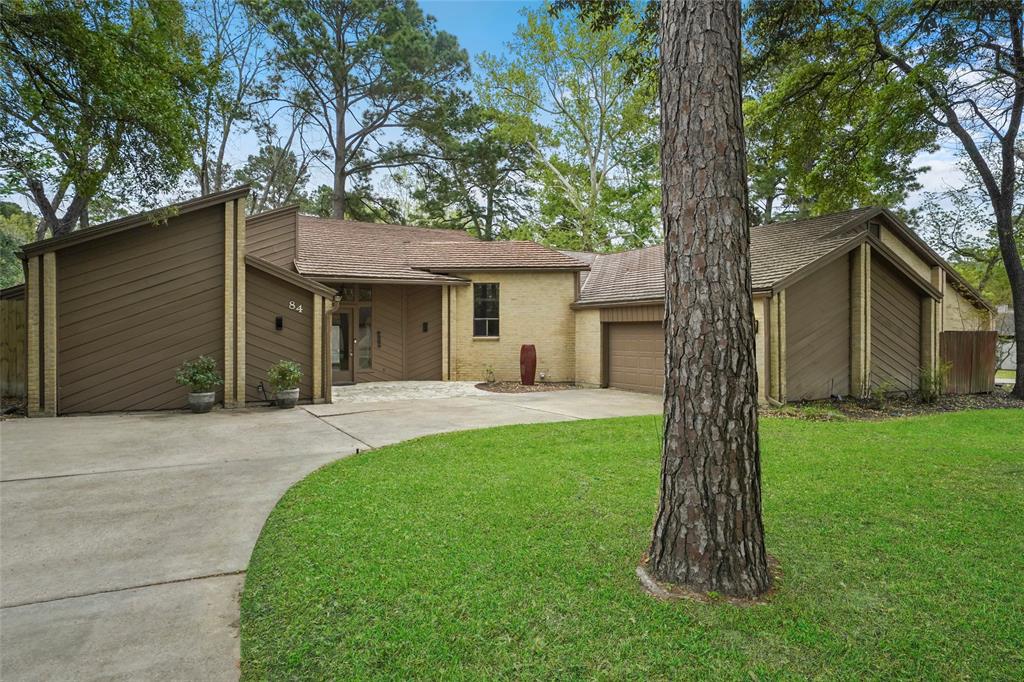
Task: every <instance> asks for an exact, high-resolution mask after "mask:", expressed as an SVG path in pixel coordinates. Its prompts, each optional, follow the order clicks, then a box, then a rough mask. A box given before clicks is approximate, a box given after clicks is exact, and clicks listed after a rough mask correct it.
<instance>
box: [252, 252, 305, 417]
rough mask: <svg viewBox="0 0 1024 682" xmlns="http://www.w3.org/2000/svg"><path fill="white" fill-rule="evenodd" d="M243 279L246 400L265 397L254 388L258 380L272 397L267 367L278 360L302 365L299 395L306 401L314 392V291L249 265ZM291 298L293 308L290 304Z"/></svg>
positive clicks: (259, 399)
mask: <svg viewBox="0 0 1024 682" xmlns="http://www.w3.org/2000/svg"><path fill="white" fill-rule="evenodd" d="M245 279H246V282H245V339H246V345H245V399H246V401H247V402H257V401H261V400H264V399H265V398H264V396H263V394H262V393H260V392H259V390H258V388H257V387H258V386H259V384H260V382H263V387H264V389H265V390H266V392H267V395H268V396H270V397H271V398H273V392H274V391H273V389H272V388H271V387H270V384H269V382H268V381H267V370H268V369H270V366H271V365H273V364H274V363H276V362H278V361H279V360H294V361H295V362H297V363H299V365H301V366H302V382H301V383H300V384H299V398H300V399H301V400H309V399H310V398H311V397H312V395H313V294H312V293H311V292H310V291H308V290H306V289H303V288H302V287H298V286H296V285H294V284H291V283H289V282H285V281H283V280H281V279H278V278H276V277H274V276H273V275H270V274H268V273H266V272H263V271H261V270H259V269H257V268H254V267H252V266H249V267H247V268H246V275H245ZM292 301H294V302H295V308H292V307H291V306H290V303H291V302H292ZM299 306H302V312H299V311H298V307H299ZM278 316H280V317H282V318H283V323H284V326H283V329H281V330H278V329H276V320H277V317H278Z"/></svg>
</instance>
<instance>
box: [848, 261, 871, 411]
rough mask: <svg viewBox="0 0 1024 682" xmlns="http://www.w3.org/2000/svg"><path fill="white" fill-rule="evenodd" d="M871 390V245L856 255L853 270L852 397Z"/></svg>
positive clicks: (851, 316) (851, 297)
mask: <svg viewBox="0 0 1024 682" xmlns="http://www.w3.org/2000/svg"><path fill="white" fill-rule="evenodd" d="M870 390H871V245H870V244H861V245H860V246H858V247H857V248H856V249H854V251H853V257H852V259H851V267H850V393H852V394H853V395H855V396H857V397H861V398H863V397H865V396H866V395H867V394H868V392H869V391H870Z"/></svg>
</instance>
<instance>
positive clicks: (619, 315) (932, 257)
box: [573, 208, 993, 402]
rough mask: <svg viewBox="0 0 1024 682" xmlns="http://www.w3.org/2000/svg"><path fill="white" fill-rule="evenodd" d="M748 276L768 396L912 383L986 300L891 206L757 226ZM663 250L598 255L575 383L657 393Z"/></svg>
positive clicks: (971, 326) (981, 322)
mask: <svg viewBox="0 0 1024 682" xmlns="http://www.w3.org/2000/svg"><path fill="white" fill-rule="evenodd" d="M750 255H751V279H752V289H753V297H754V319H755V321H756V337H757V349H756V355H757V357H756V359H757V373H758V378H759V381H758V384H759V391H760V397H761V399H763V400H771V401H777V402H786V401H795V400H802V399H818V398H827V397H829V396H833V395H841V396H845V395H865V394H866V393H868V392H869V391H870V390H871V389H872V387H878V386H883V387H885V388H888V389H890V390H894V391H913V390H916V389H917V387H918V381H919V377H920V374H921V371H922V368H927V367H935V365H936V362H937V360H938V353H939V347H938V342H939V335H940V334H941V333H942V332H943V331H951V330H982V329H990V328H991V325H992V312H993V311H992V309H991V307H990V306H989V304H988V303H986V302H985V300H984V299H983V298H982V297H981V296H980V295H979V294H978V293H977V292H976V291H975V290H974V289H973V288H971V286H970V285H968V284H967V282H965V281H964V280H963V278H962V277H961V276H960V275H959V274H957V272H956V271H955V270H954V269H953V268H952V267H951V266H950V265H949V264H948V263H946V262H945V261H944V260H943V259H942V258H941V257H940V256H938V254H936V253H935V252H934V251H933V250H932V249H931V248H929V247H928V245H927V244H925V243H924V242H923V241H922V240H921V239H920V238H919V237H918V236H917V235H916V234H914V232H913V231H912V230H910V229H909V228H908V227H907V226H906V225H904V224H903V223H902V222H901V221H900V220H899V219H898V218H896V217H895V216H894V215H893V214H892V213H890V212H889V211H887V210H885V209H882V208H861V209H856V210H852V211H846V212H843V213H835V214H831V215H825V216H820V217H816V218H809V219H805V220H796V221H790V222H784V223H773V224H770V225H764V226H759V227H755V228H753V229H752V230H751V238H750ZM664 288H665V266H664V248H663V247H662V246H660V245H659V246H652V247H649V248H646V249H640V250H636V251H626V252H623V253H614V254H606V255H599V256H596V257H595V258H594V259H593V260H592V261H591V262H590V272H589V274H588V275H587V277H586V280H585V282H584V283H583V286H582V288H581V291H580V297H579V299H578V300H577V301H576V302H575V303H574V304H573V308H574V309H575V310H576V348H577V358H576V381H577V383H580V384H584V385H593V386H613V387H619V388H627V389H632V390H645V391H652V392H659V391H661V390H662V386H663V382H664V368H663V360H662V357H663V355H664V339H663V335H662V327H661V319H662V307H663V302H664Z"/></svg>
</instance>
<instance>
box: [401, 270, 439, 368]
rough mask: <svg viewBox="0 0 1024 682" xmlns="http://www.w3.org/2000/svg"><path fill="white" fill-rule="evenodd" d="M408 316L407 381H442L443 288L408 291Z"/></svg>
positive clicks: (406, 343) (406, 345)
mask: <svg viewBox="0 0 1024 682" xmlns="http://www.w3.org/2000/svg"><path fill="white" fill-rule="evenodd" d="M405 315H406V323H405V378H406V379H409V380H411V381H434V380H440V379H441V287H405ZM424 323H426V325H427V331H425V332H424V331H423V325H424Z"/></svg>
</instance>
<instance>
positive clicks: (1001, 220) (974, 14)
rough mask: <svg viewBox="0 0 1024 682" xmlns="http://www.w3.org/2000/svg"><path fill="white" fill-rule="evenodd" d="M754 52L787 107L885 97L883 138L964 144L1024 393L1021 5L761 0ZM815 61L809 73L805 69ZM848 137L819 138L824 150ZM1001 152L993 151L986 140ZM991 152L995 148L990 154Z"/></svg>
mask: <svg viewBox="0 0 1024 682" xmlns="http://www.w3.org/2000/svg"><path fill="white" fill-rule="evenodd" d="M749 12H750V15H749V16H750V21H749V28H750V30H749V35H750V36H751V44H752V54H753V55H754V57H755V59H754V61H753V63H754V64H757V65H758V67H759V68H760V69H764V70H768V71H772V72H776V73H780V74H783V77H782V78H779V79H778V80H777V82H776V86H775V92H774V94H773V100H774V101H775V102H776V103H777V105H778V106H779V107H783V108H782V109H780V111H782V112H784V111H785V109H784V107H785V106H787V105H788V103H793V102H800V101H802V100H804V99H805V98H811V99H817V100H821V101H823V102H827V103H829V104H832V103H834V102H836V101H848V102H857V101H858V100H859V99H861V98H862V96H863V95H864V93H867V92H875V93H876V95H875V96H874V97H873V98H872V100H871V101H875V102H878V103H880V104H884V106H885V108H886V126H885V130H886V131H888V137H889V138H890V139H891V138H894V137H895V138H905V139H909V140H913V141H915V143H916V144H917V145H918V146H919V147H920V148H921V149H927V148H929V147H930V146H931V145H933V144H934V142H935V140H948V141H952V142H954V143H955V144H957V145H959V147H960V148H961V149H963V151H964V153H965V154H966V156H967V158H969V159H970V161H971V164H972V165H973V166H974V168H975V169H976V171H977V174H978V177H979V178H980V179H981V183H982V185H983V186H984V188H985V194H986V197H987V200H988V203H989V206H990V207H991V213H992V217H993V223H994V225H995V228H996V236H997V237H998V242H999V252H1000V257H1001V260H1002V265H1003V267H1004V269H1005V270H1006V274H1007V280H1008V282H1009V285H1010V291H1011V297H1012V300H1013V309H1014V313H1015V322H1014V324H1015V327H1014V335H1015V338H1016V340H1017V354H1018V355H1017V377H1016V378H1017V381H1016V386H1015V388H1014V395H1015V396H1016V397H1018V398H1021V399H1024V262H1022V260H1021V252H1020V249H1019V247H1018V245H1017V241H1016V239H1015V238H1014V228H1015V215H1014V207H1015V206H1016V204H1017V193H1018V191H1019V190H1018V166H1019V164H1020V163H1022V162H1024V147H1022V145H1021V144H1020V126H1021V117H1022V114H1024V6H1022V5H1021V3H1020V2H1019V1H1018V0H1004V1H994V2H986V3H969V2H893V3H850V2H845V1H840V0H826V1H823V2H817V3H806V2H800V1H799V0H788V1H787V2H776V1H774V0H754V1H753V2H752V3H751V4H750V7H749ZM812 62H813V63H815V64H816V66H815V68H814V69H813V74H814V76H815V77H814V78H812V79H807V78H806V77H801V74H806V73H807V70H808V64H809V63H812ZM842 137H843V138H848V139H849V141H850V143H851V144H855V145H870V144H873V143H878V141H879V140H880V139H882V136H881V135H880V130H879V129H877V128H874V127H872V126H867V127H864V128H863V129H857V128H856V127H851V128H850V129H846V130H844V131H843V135H842ZM839 143H841V140H837V139H835V138H834V137H833V136H826V137H825V138H823V139H821V141H820V144H821V147H822V148H823V149H826V148H829V147H831V146H834V145H836V144H839ZM987 147H991V148H993V149H994V150H995V153H994V154H993V155H991V156H990V155H986V153H985V149H986V148H987ZM993 157H994V158H993Z"/></svg>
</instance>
